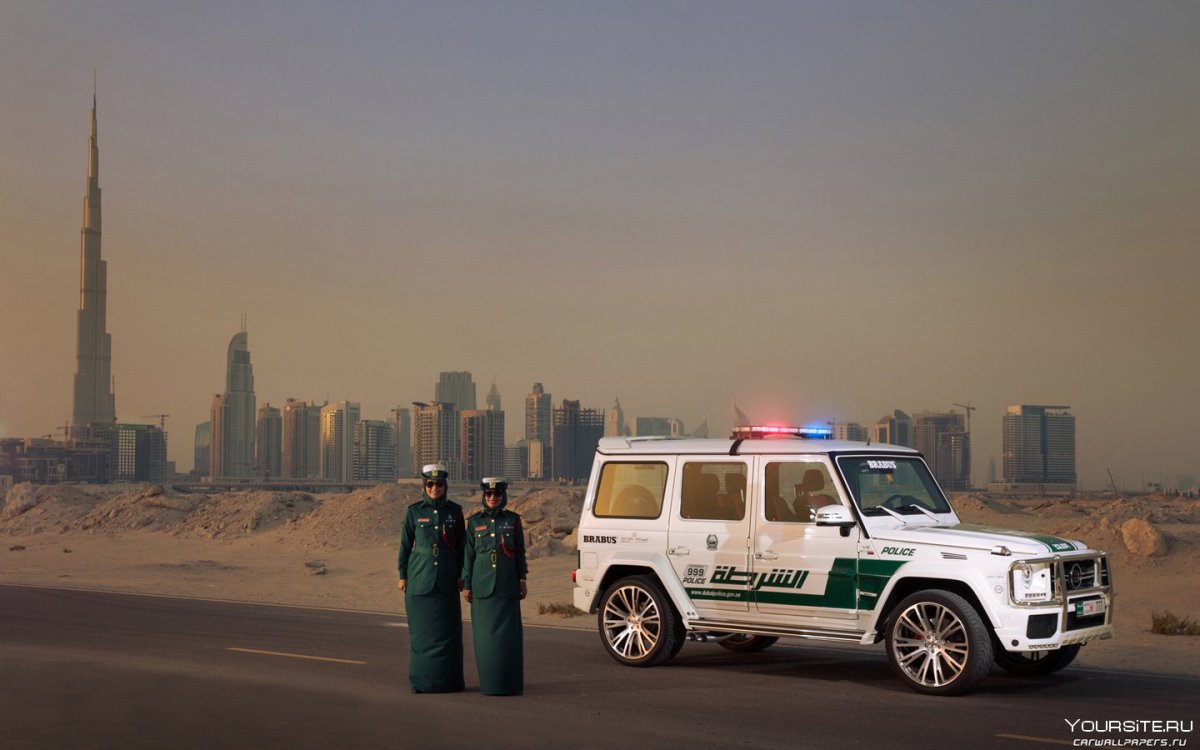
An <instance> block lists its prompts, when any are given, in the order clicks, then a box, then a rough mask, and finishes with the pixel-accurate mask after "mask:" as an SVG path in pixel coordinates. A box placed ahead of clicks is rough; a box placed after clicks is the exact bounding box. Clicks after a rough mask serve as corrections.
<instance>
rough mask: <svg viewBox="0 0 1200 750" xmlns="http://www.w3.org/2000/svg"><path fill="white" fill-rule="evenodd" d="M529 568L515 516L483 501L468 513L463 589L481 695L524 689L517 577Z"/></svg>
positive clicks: (521, 579)
mask: <svg viewBox="0 0 1200 750" xmlns="http://www.w3.org/2000/svg"><path fill="white" fill-rule="evenodd" d="M486 481H487V480H485V482H486ZM506 501H507V498H505V502H506ZM528 570H529V568H528V565H527V564H526V561H525V534H524V532H523V531H522V529H521V517H520V516H518V515H517V514H516V513H513V512H512V511H509V510H504V508H503V505H502V506H501V507H499V508H494V509H489V508H487V507H486V505H485V507H484V509H483V510H482V511H480V512H479V513H476V514H475V515H473V516H471V517H470V518H469V519H467V545H466V551H465V554H464V555H463V575H462V577H463V589H464V590H469V591H470V592H471V633H472V635H473V637H474V645H475V667H476V669H477V670H478V672H479V690H480V692H481V693H483V694H484V695H519V694H520V693H521V692H522V691H523V690H524V686H525V675H524V661H525V656H524V651H523V647H522V632H521V581H523V580H525V576H526V574H527V573H528Z"/></svg>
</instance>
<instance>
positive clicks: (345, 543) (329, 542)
mask: <svg viewBox="0 0 1200 750" xmlns="http://www.w3.org/2000/svg"><path fill="white" fill-rule="evenodd" d="M420 497H421V494H420V490H419V489H417V488H416V487H412V486H402V485H395V484H381V485H379V486H377V487H371V488H368V489H362V490H357V491H355V492H351V493H349V494H335V493H326V494H322V495H318V496H317V506H316V507H315V509H314V510H313V511H312V512H311V513H309V514H308V515H306V516H303V517H298V518H295V519H292V520H290V521H288V522H287V523H286V524H284V525H283V527H282V528H281V529H280V530H279V531H278V532H276V539H277V541H280V542H289V543H291V542H299V543H300V544H302V545H304V546H306V547H332V548H335V549H341V548H346V547H359V546H362V545H364V544H378V543H380V542H392V541H394V542H396V544H399V540H400V531H401V529H402V528H403V526H404V514H405V513H406V512H407V511H408V506H409V505H411V504H412V503H414V502H416V501H417V500H418V499H420Z"/></svg>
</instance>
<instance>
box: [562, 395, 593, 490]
mask: <svg viewBox="0 0 1200 750" xmlns="http://www.w3.org/2000/svg"><path fill="white" fill-rule="evenodd" d="M553 418H554V445H553V447H552V448H551V451H552V453H553V455H554V478H555V479H559V480H563V481H568V482H578V481H580V480H584V479H587V477H588V474H590V473H591V468H592V457H593V456H594V455H595V452H596V443H598V442H599V441H600V438H602V437H604V410H603V409H585V408H583V407H581V406H580V405H579V402H578V401H570V400H567V399H563V402H562V407H561V408H555V409H554V417H553Z"/></svg>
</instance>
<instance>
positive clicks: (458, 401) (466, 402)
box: [433, 371, 475, 411]
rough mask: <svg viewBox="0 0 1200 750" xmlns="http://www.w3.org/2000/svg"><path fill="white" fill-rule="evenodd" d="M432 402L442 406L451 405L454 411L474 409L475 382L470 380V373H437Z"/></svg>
mask: <svg viewBox="0 0 1200 750" xmlns="http://www.w3.org/2000/svg"><path fill="white" fill-rule="evenodd" d="M433 400H434V401H439V402H441V403H443V404H453V405H454V409H455V411H466V410H468V409H474V408H475V381H474V380H472V379H471V373H469V372H466V371H463V372H442V373H439V374H438V382H437V386H436V388H435V389H434V397H433Z"/></svg>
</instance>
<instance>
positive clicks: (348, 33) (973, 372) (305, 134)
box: [0, 2, 1200, 488]
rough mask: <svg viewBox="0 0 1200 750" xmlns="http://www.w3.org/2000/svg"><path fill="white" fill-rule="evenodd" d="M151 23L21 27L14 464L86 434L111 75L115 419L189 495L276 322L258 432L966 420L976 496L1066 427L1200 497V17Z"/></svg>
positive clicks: (461, 15)
mask: <svg viewBox="0 0 1200 750" xmlns="http://www.w3.org/2000/svg"><path fill="white" fill-rule="evenodd" d="M122 7H123V6H122V4H120V3H107V2H101V3H97V4H95V5H89V6H88V7H86V8H76V9H73V10H72V11H71V12H70V13H67V12H65V11H64V10H62V9H56V8H44V7H27V8H20V9H16V10H13V11H10V12H9V13H8V15H7V16H6V23H5V24H3V26H2V27H0V61H3V64H4V65H5V67H6V69H9V70H21V71H22V75H20V76H9V77H5V78H4V79H3V80H0V95H3V96H4V97H5V101H6V102H8V103H9V106H8V107H7V109H8V110H9V111H10V114H11V118H10V121H9V123H8V125H7V126H6V128H5V129H4V131H3V132H0V160H2V161H3V163H5V164H6V165H8V168H6V170H5V174H4V175H3V177H0V196H2V197H3V200H0V227H3V232H0V243H2V244H0V254H2V257H3V261H4V267H5V270H6V273H5V274H4V276H5V278H6V280H8V282H9V283H8V284H6V285H4V288H3V290H2V293H0V305H2V307H0V311H2V312H3V313H4V317H5V320H6V321H9V323H8V324H6V326H5V327H4V330H3V332H2V333H0V351H2V352H3V357H0V362H2V364H0V435H3V436H35V435H41V434H45V433H50V432H52V431H53V430H54V429H55V428H56V427H57V426H60V425H62V424H64V423H65V422H67V421H69V420H70V419H71V413H72V405H71V397H70V396H71V392H72V383H71V369H72V347H71V341H72V336H73V334H74V331H73V328H74V325H73V321H72V319H71V318H72V313H73V311H75V310H78V307H79V306H78V305H77V304H76V299H75V298H76V295H77V294H78V292H79V287H80V284H79V270H80V269H79V258H78V252H79V251H78V249H77V248H78V245H76V244H75V242H76V241H75V240H74V238H73V235H74V232H75V231H77V230H78V227H79V214H78V206H79V204H78V203H77V202H76V201H78V193H79V190H78V176H79V173H80V169H81V167H82V166H83V165H84V160H83V159H81V158H80V157H81V156H83V154H82V145H83V144H84V143H86V142H87V141H88V139H87V132H88V119H87V115H88V112H87V104H88V101H87V98H86V96H87V93H89V92H88V89H89V88H90V87H91V84H92V75H91V73H92V70H93V69H98V70H99V99H100V111H101V119H102V120H103V126H104V127H103V129H104V132H105V165H106V168H105V185H104V187H105V201H104V212H105V217H104V218H105V221H104V259H105V261H106V262H108V263H109V272H108V279H107V292H108V300H107V302H108V309H107V318H108V320H107V332H108V333H111V335H112V337H113V341H112V347H113V350H112V363H113V365H112V376H113V377H114V378H115V380H116V390H119V391H120V394H121V395H120V398H119V399H118V401H117V414H116V417H117V418H118V419H119V420H121V421H122V422H132V421H137V420H139V419H140V415H143V414H154V413H165V414H170V415H171V417H170V420H169V422H168V424H167V430H168V432H173V433H174V434H175V436H176V437H175V439H173V440H171V441H170V444H169V450H170V457H171V459H173V460H175V461H176V462H178V464H179V466H181V467H186V466H187V465H188V464H189V463H190V462H191V455H192V452H193V449H192V447H191V443H192V442H193V441H192V440H191V439H190V435H191V434H192V431H193V429H194V427H195V426H196V425H197V424H198V423H201V422H203V421H205V419H206V418H207V416H208V411H209V410H208V407H209V399H210V398H211V396H212V394H213V393H214V392H216V391H218V390H219V387H220V386H219V383H220V380H221V375H222V374H223V373H221V371H220V369H219V367H220V364H219V361H220V356H219V352H220V351H221V350H222V349H223V348H224V347H225V344H226V343H227V342H228V340H229V335H230V332H231V329H232V328H233V326H234V325H235V323H236V321H237V319H238V316H239V315H241V314H243V313H245V314H247V315H248V317H249V326H250V328H252V329H253V332H254V335H255V342H256V344H255V351H254V357H255V365H256V367H255V379H256V381H257V388H256V389H255V390H256V392H257V394H258V396H259V399H260V400H261V401H262V402H264V403H265V402H270V403H273V404H276V403H283V402H284V401H285V399H287V398H289V397H290V398H298V399H305V400H314V401H318V402H319V401H331V402H332V401H340V400H351V401H354V402H359V403H361V404H362V411H363V414H364V415H365V416H368V417H370V418H375V419H383V418H387V415H388V414H389V413H390V410H391V409H392V408H393V407H395V406H397V405H406V404H408V403H409V402H410V401H413V400H427V399H429V398H430V397H432V395H433V394H432V393H431V392H430V386H429V384H430V381H431V378H432V377H433V376H434V375H436V373H438V372H439V371H456V370H469V371H471V372H475V373H478V374H480V376H481V381H480V382H494V383H495V384H496V385H497V387H498V389H499V392H500V393H501V394H502V395H503V396H504V397H505V398H507V399H508V401H509V404H510V405H511V404H514V403H516V401H514V399H518V398H520V397H521V396H522V395H524V394H526V393H527V392H528V389H529V385H530V383H533V382H543V383H545V384H546V386H547V390H548V391H550V392H551V393H553V394H554V395H555V397H556V400H558V401H559V402H561V400H562V399H563V398H564V397H565V398H569V399H575V400H579V401H581V402H582V403H583V404H584V405H585V406H586V407H589V408H602V407H604V406H605V405H607V404H611V403H612V400H613V398H614V395H616V396H619V397H620V399H621V404H622V406H623V408H624V410H625V413H626V417H627V421H629V420H632V419H633V418H635V417H637V416H671V417H678V418H681V419H682V420H683V422H684V424H685V426H686V427H687V428H688V429H691V428H692V427H693V426H694V425H696V424H699V423H700V422H702V421H704V419H705V418H706V416H707V415H711V417H712V419H713V422H712V424H711V428H712V434H713V435H714V436H718V435H722V434H725V429H726V428H727V427H728V424H725V422H726V416H725V415H726V414H727V413H728V411H729V403H730V402H731V401H732V400H736V402H737V404H738V405H739V406H740V407H741V408H742V409H743V410H745V411H746V412H747V413H748V414H750V415H751V416H752V417H753V418H754V419H755V420H756V421H763V422H766V421H794V422H802V423H805V422H824V421H830V420H833V421H852V422H858V423H860V424H863V425H870V424H872V423H874V421H875V420H876V419H878V418H879V417H880V416H881V415H884V414H889V413H891V412H892V410H894V409H897V408H898V409H903V410H904V411H906V412H909V413H916V412H919V411H926V410H928V411H938V412H945V411H949V410H950V408H952V407H951V404H953V403H955V402H970V403H973V404H974V405H975V406H976V407H977V411H976V412H974V414H973V417H972V420H973V421H972V430H971V432H972V446H971V447H972V454H973V456H974V472H975V475H976V478H977V481H978V480H979V478H980V477H982V476H983V474H984V467H985V466H986V465H987V463H988V461H989V459H992V458H998V457H999V456H1000V442H1001V421H1002V418H1003V416H1004V413H1005V409H1006V408H1007V407H1008V406H1009V405H1012V404H1022V403H1069V404H1072V407H1073V408H1072V413H1073V414H1074V415H1075V416H1076V418H1077V420H1078V422H1077V424H1078V433H1077V450H1078V458H1079V466H1078V469H1079V479H1080V484H1081V486H1083V487H1088V488H1094V487H1099V486H1102V485H1104V484H1106V483H1107V475H1106V471H1107V470H1108V469H1111V470H1112V471H1113V472H1114V474H1116V475H1117V476H1118V477H1119V478H1122V484H1125V485H1129V486H1132V485H1134V484H1136V483H1137V481H1134V479H1133V478H1134V477H1144V479H1145V481H1162V480H1164V479H1165V480H1167V481H1170V479H1171V478H1172V477H1173V476H1174V475H1175V474H1179V473H1186V474H1196V473H1198V472H1197V466H1196V459H1195V458H1194V457H1193V451H1192V450H1191V447H1192V446H1193V445H1194V440H1193V439H1192V438H1191V425H1192V424H1193V423H1195V422H1196V421H1197V419H1200V399H1196V398H1195V397H1194V395H1193V394H1192V391H1191V383H1192V382H1193V381H1194V379H1195V373H1196V372H1197V370H1200V353H1197V352H1196V351H1195V347H1194V346H1190V345H1189V342H1191V341H1193V340H1194V334H1193V333H1192V332H1191V330H1190V329H1191V325H1192V323H1191V321H1193V320H1194V319H1195V308H1196V305H1195V302H1194V301H1193V300H1194V298H1195V291H1194V279H1195V278H1196V277H1197V275H1198V272H1200V252H1197V249H1196V247H1195V245H1196V238H1197V237H1198V236H1200V219H1197V218H1196V217H1195V216H1194V211H1193V210H1192V209H1191V206H1192V205H1194V204H1195V202H1196V199H1197V198H1198V197H1200V169H1197V166H1198V161H1200V159H1198V154H1200V141H1198V139H1200V136H1198V135H1197V134H1196V133H1195V132H1194V128H1193V127H1191V124H1190V123H1192V122H1194V120H1195V118H1196V115H1197V114H1200V111H1198V110H1200V103H1197V100H1196V97H1195V96H1194V95H1193V94H1192V92H1191V89H1190V84H1189V83H1188V82H1189V81H1190V80H1191V76H1192V74H1193V73H1194V71H1195V70H1196V69H1198V68H1200V52H1198V51H1197V49H1196V46H1195V45H1194V43H1192V41H1193V40H1194V39H1195V37H1196V36H1197V33H1198V31H1200V11H1198V10H1197V9H1196V8H1193V7H1187V6H1184V7H1176V8H1170V7H1155V8H1151V9H1144V8H1131V7H1123V6H1119V5H1095V4H1086V5H1084V4H1078V5H1076V4H1072V3H1065V4H1062V5H1056V6H1054V7H1042V6H1037V5H1032V4H1030V5H1021V4H1014V5H1006V6H1005V7H1003V8H1000V7H995V6H974V5H968V6H963V5H943V6H915V5H902V6H901V5H895V6H893V5H889V4H874V5H869V6H862V7H863V8H868V7H869V9H870V13H861V12H855V11H854V10H852V9H843V8H836V7H834V8H820V7H811V6H797V7H795V8H790V9H789V8H778V7H775V8H766V7H763V6H752V7H747V8H744V9H742V12H735V11H734V10H733V9H729V8H723V7H721V6H719V5H708V4H697V5H695V6H688V10H687V12H686V13H682V14H679V15H677V14H673V13H669V12H664V11H663V10H662V9H663V8H665V7H666V6H663V5H651V6H648V7H645V8H636V7H626V6H621V7H620V8H619V9H616V10H607V11H605V10H599V9H595V8H593V9H591V10H586V9H584V8H583V7H579V6H563V7H560V8H555V9H546V8H544V7H539V8H538V9H536V10H535V9H534V8H532V7H531V6H525V5H523V4H519V3H518V4H516V5H514V6H512V7H511V8H506V9H504V11H503V12H501V10H500V9H489V8H486V7H483V8H476V9H474V10H473V11H471V12H466V11H465V10H464V9H462V8H458V9H455V8H437V9H410V10H396V9H387V10H384V9H379V10H365V9H347V10H334V9H330V8H320V7H318V8H311V9H309V10H308V11H306V12H304V13H296V14H287V17H285V18H280V17H278V14H274V13H268V12H267V11H265V10H254V9H249V10H245V11H242V12H241V14H234V13H232V12H231V8H232V6H229V7H224V6H214V7H213V8H189V9H173V10H171V11H167V10H160V11H155V12H151V13H145V14H135V15H136V18H134V17H131V15H130V14H128V13H121V12H120V11H121V8H122ZM181 16H183V17H184V18H181ZM235 16H236V20H235V18H234V17H235ZM118 18H120V19H121V20H120V21H117V20H116V19H118ZM84 31H86V32H87V33H84ZM397 35H399V36H401V37H402V38H403V39H404V40H405V44H403V45H395V44H394V43H393V42H394V40H395V39H396V38H397ZM410 35H411V38H410ZM299 40H309V42H310V43H309V44H308V45H307V46H305V47H304V50H305V52H306V54H308V53H311V54H308V56H307V57H305V58H304V59H303V60H301V61H300V62H299V63H296V64H293V63H295V59H296V58H295V52H296V47H295V44H299V43H300V41H299ZM398 47H399V48H398ZM214 51H218V52H219V53H218V54H213V53H214ZM1147 82H1151V84H1152V85H1146V83H1147ZM97 202H98V201H97ZM18 280H20V283H17V281H18ZM31 313H32V314H31ZM493 373H494V375H493ZM510 410H511V406H510ZM518 421H519V420H517V419H514V418H510V419H509V420H508V422H507V424H508V428H509V429H508V432H509V436H508V437H509V440H510V441H511V440H512V439H514V437H516V436H515V435H514V425H515V424H516V423H517V422H518ZM1138 481H1140V479H1139V480H1138Z"/></svg>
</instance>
